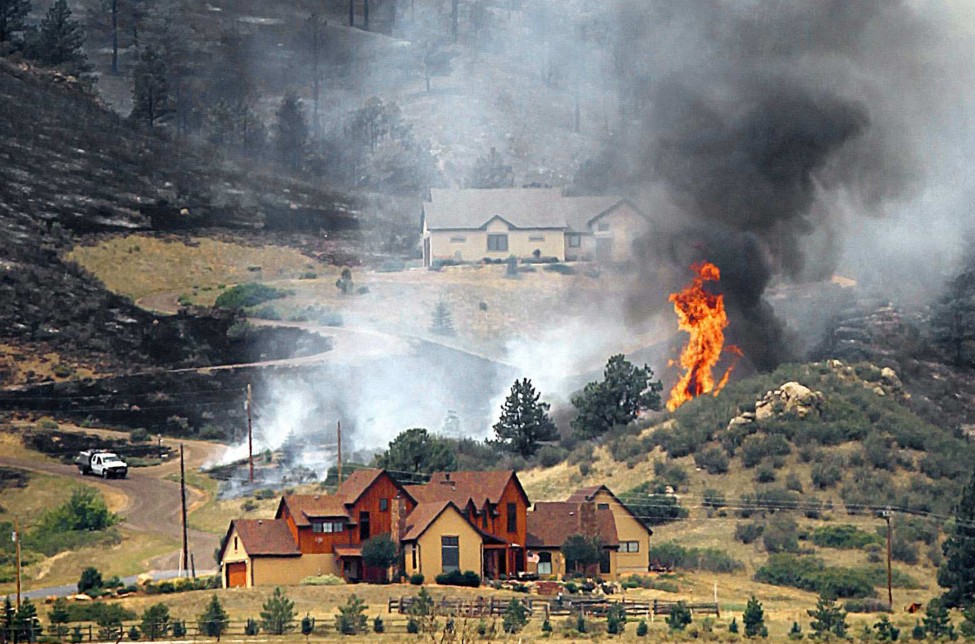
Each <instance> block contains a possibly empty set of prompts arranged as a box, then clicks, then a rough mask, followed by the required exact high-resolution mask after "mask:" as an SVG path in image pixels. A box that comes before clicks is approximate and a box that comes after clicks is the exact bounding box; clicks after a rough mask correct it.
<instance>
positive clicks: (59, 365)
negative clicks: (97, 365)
mask: <svg viewBox="0 0 975 644" xmlns="http://www.w3.org/2000/svg"><path fill="white" fill-rule="evenodd" d="M94 375H95V371H94V369H93V368H92V367H91V365H84V364H81V363H79V362H76V361H73V360H69V359H66V358H63V357H62V356H61V355H59V354H58V353H54V352H49V351H46V350H43V349H40V348H37V347H32V346H30V345H29V344H25V345H18V346H13V345H10V344H0V381H2V382H3V384H6V385H19V384H25V383H27V382H36V381H38V380H46V379H48V378H50V379H52V380H55V381H58V382H60V381H63V380H69V379H77V378H90V377H93V376H94Z"/></svg>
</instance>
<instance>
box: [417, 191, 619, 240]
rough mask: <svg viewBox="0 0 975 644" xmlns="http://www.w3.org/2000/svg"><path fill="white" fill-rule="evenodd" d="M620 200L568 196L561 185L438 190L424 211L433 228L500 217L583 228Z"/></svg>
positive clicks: (527, 224) (519, 223) (520, 223)
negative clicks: (550, 186) (554, 186)
mask: <svg viewBox="0 0 975 644" xmlns="http://www.w3.org/2000/svg"><path fill="white" fill-rule="evenodd" d="M620 201H622V198H621V197H619V196H604V197H565V196H563V195H562V190H561V188H500V189H491V190H474V189H469V190H438V189H434V190H431V191H430V201H429V202H426V203H424V204H423V213H424V218H425V221H426V224H427V228H430V229H471V228H481V227H483V226H484V225H485V224H487V223H488V222H489V221H491V220H492V219H494V218H495V217H500V218H501V219H504V220H505V221H506V222H508V223H509V224H511V225H512V226H514V227H515V228H558V229H562V228H568V229H571V230H576V231H581V230H587V229H588V228H587V225H588V223H589V222H590V221H591V220H592V219H593V218H594V217H596V216H598V215H600V214H602V213H604V212H606V211H607V210H609V209H610V208H612V207H613V206H615V205H616V204H618V203H619V202H620Z"/></svg>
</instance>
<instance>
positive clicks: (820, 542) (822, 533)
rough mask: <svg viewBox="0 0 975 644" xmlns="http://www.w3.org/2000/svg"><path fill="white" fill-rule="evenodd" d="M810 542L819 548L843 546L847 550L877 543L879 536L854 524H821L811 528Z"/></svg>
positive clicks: (879, 540)
mask: <svg viewBox="0 0 975 644" xmlns="http://www.w3.org/2000/svg"><path fill="white" fill-rule="evenodd" d="M812 542H813V543H814V544H816V545H817V546H819V547H821V548H843V549H847V550H853V549H860V548H866V547H867V546H868V545H871V544H879V543H880V542H881V539H880V537H878V536H877V535H874V534H870V533H869V532H864V531H863V530H860V529H859V528H857V527H856V526H853V525H849V524H843V525H831V526H823V527H821V528H816V529H815V530H813V534H812Z"/></svg>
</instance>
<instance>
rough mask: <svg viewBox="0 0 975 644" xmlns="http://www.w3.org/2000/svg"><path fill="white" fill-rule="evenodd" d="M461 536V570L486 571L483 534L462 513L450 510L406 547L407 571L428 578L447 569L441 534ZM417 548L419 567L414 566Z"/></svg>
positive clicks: (479, 572) (429, 579)
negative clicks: (482, 545)
mask: <svg viewBox="0 0 975 644" xmlns="http://www.w3.org/2000/svg"><path fill="white" fill-rule="evenodd" d="M444 536H447V537H458V541H459V544H460V553H459V554H460V569H461V570H462V571H463V570H473V571H474V572H476V573H477V574H479V575H480V574H481V571H482V568H483V566H482V558H481V535H479V534H478V533H477V531H475V530H474V529H473V528H472V527H471V526H470V524H469V523H468V522H467V520H466V519H464V517H462V516H461V515H460V514H459V513H458V512H456V511H454V510H452V509H448V510H447V511H445V512H444V513H443V514H441V515H440V517H438V518H437V520H436V521H434V522H433V524H432V525H431V526H430V527H428V528H427V530H426V532H424V533H423V534H422V535H421V536H420V538H419V539H417V541H416V542H414V543H411V544H408V546H407V548H405V549H404V554H405V556H406V572H407V574H410V575H412V574H413V573H417V572H419V573H422V574H423V576H424V577H425V578H426V580H427V581H433V579H434V578H435V577H436V576H437V575H439V574H440V573H442V572H443V565H442V564H443V561H442V556H441V555H442V553H441V542H440V537H444ZM414 548H415V549H416V550H417V557H416V564H417V565H416V567H414V566H413V549H414Z"/></svg>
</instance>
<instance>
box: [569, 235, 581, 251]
mask: <svg viewBox="0 0 975 644" xmlns="http://www.w3.org/2000/svg"><path fill="white" fill-rule="evenodd" d="M580 246H582V235H569V248H579V247H580Z"/></svg>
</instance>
